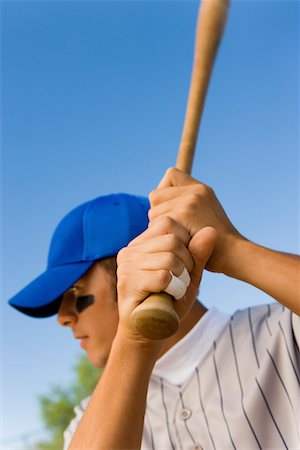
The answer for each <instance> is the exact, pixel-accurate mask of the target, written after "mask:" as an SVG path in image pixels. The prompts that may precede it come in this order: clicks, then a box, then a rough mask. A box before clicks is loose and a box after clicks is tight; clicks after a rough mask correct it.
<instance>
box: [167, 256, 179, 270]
mask: <svg viewBox="0 0 300 450" xmlns="http://www.w3.org/2000/svg"><path fill="white" fill-rule="evenodd" d="M177 265H178V258H177V256H176V255H174V253H171V252H167V253H166V254H165V266H166V267H167V269H168V270H171V269H174V267H177Z"/></svg>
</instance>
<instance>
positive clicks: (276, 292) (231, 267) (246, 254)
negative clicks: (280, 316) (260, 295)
mask: <svg viewBox="0 0 300 450" xmlns="http://www.w3.org/2000/svg"><path fill="white" fill-rule="evenodd" d="M224 273H225V275H228V276H230V277H232V278H236V279H239V280H242V281H245V282H247V283H249V284H252V285H253V286H255V287H257V288H259V289H261V290H262V291H264V292H266V293H267V294H269V295H270V296H271V297H273V298H274V299H276V300H277V301H278V302H280V303H282V304H283V305H284V306H286V307H287V308H289V309H290V310H291V311H293V312H295V313H296V314H298V315H300V258H299V256H296V255H291V254H287V253H281V252H277V251H274V250H269V249H267V248H265V247H262V246H260V245H257V244H254V243H253V242H250V241H247V240H245V239H239V240H237V241H236V242H235V244H234V245H233V251H232V255H231V258H230V259H229V260H228V262H227V265H226V268H225V270H224Z"/></svg>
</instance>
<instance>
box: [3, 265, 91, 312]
mask: <svg viewBox="0 0 300 450" xmlns="http://www.w3.org/2000/svg"><path fill="white" fill-rule="evenodd" d="M93 263H94V261H84V262H80V263H75V264H67V265H61V266H56V267H52V268H49V269H47V270H46V271H45V272H44V273H42V274H41V275H40V276H39V277H37V278H35V280H33V281H32V282H31V283H30V284H28V285H27V286H26V287H25V288H24V289H22V290H21V291H20V292H18V294H16V295H15V296H14V297H12V298H11V299H10V300H9V302H8V303H9V304H10V305H11V306H13V307H14V308H16V309H17V310H19V311H21V312H23V313H24V314H27V315H28V316H32V317H49V316H53V315H54V314H56V313H57V312H58V308H59V305H60V298H59V297H61V295H62V294H63V293H64V292H65V291H66V290H68V289H69V288H70V287H71V286H72V285H73V284H74V283H75V282H76V281H77V280H79V278H81V277H82V276H83V275H84V273H85V272H86V271H87V270H88V269H89V268H90V267H91V266H92V265H93Z"/></svg>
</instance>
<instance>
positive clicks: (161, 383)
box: [160, 378, 175, 450]
mask: <svg viewBox="0 0 300 450" xmlns="http://www.w3.org/2000/svg"><path fill="white" fill-rule="evenodd" d="M160 392H161V398H162V403H163V406H164V411H165V415H166V422H167V430H168V436H169V441H170V444H171V446H172V449H173V450H175V446H174V444H173V441H172V438H171V431H170V425H169V418H168V411H167V407H166V402H165V397H164V383H163V379H162V378H161V379H160Z"/></svg>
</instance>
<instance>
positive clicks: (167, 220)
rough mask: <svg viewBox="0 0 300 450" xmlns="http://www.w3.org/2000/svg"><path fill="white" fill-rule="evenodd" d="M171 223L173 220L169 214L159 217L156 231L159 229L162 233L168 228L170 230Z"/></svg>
mask: <svg viewBox="0 0 300 450" xmlns="http://www.w3.org/2000/svg"><path fill="white" fill-rule="evenodd" d="M173 225H174V220H173V219H172V218H171V217H169V216H164V217H161V218H160V219H159V220H158V221H157V227H158V231H160V232H161V233H162V234H166V233H168V232H169V231H170V230H172V228H173Z"/></svg>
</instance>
